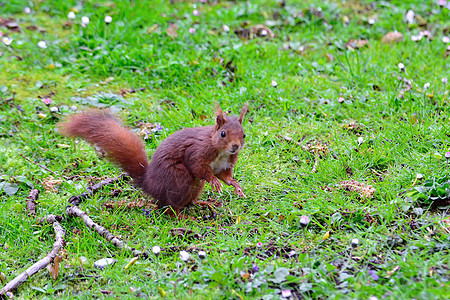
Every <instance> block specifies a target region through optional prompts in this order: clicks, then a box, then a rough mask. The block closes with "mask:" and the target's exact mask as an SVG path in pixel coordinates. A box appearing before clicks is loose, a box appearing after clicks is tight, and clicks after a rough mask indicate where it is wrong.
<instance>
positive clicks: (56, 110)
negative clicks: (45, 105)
mask: <svg viewBox="0 0 450 300" xmlns="http://www.w3.org/2000/svg"><path fill="white" fill-rule="evenodd" d="M50 111H51V112H58V111H59V108H58V107H56V106H52V107H50Z"/></svg>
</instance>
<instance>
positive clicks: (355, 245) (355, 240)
mask: <svg viewBox="0 0 450 300" xmlns="http://www.w3.org/2000/svg"><path fill="white" fill-rule="evenodd" d="M351 244H352V248H357V247H358V244H359V240H358V239H352V243H351Z"/></svg>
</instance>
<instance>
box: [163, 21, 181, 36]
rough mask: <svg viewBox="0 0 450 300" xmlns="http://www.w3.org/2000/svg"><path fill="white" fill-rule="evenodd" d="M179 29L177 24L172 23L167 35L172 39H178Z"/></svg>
mask: <svg viewBox="0 0 450 300" xmlns="http://www.w3.org/2000/svg"><path fill="white" fill-rule="evenodd" d="M179 28H180V27H179V26H178V25H177V24H175V23H171V24H170V25H169V27H167V30H166V31H167V35H168V36H170V37H171V38H172V39H174V38H176V37H177V36H178V32H177V30H178V29H179Z"/></svg>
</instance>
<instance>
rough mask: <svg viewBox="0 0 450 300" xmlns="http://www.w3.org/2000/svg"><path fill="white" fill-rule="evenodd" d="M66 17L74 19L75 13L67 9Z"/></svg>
mask: <svg viewBox="0 0 450 300" xmlns="http://www.w3.org/2000/svg"><path fill="white" fill-rule="evenodd" d="M67 17H68V18H69V19H70V20H74V19H75V13H74V12H73V11H69V13H68V14H67Z"/></svg>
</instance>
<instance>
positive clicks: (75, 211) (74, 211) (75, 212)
mask: <svg viewBox="0 0 450 300" xmlns="http://www.w3.org/2000/svg"><path fill="white" fill-rule="evenodd" d="M66 214H67V215H68V216H71V217H79V218H80V219H82V220H83V222H84V224H86V226H87V227H89V228H91V229H94V230H95V231H96V232H97V233H98V234H100V235H101V236H102V237H104V238H105V239H106V240H107V241H108V242H111V244H113V245H114V246H116V247H117V248H119V249H125V250H128V251H131V252H132V253H133V256H139V255H143V256H144V257H148V253H147V252H142V251H139V250H136V249H135V248H131V247H130V246H128V244H127V243H126V242H124V241H122V240H121V239H119V238H118V237H116V236H114V235H113V234H112V233H111V232H109V231H108V229H106V228H105V227H103V226H101V225H99V224H97V223H95V222H94V221H93V220H92V219H91V218H90V217H89V216H88V214H87V213H85V212H84V211H82V210H81V209H80V208H79V207H78V206H76V205H74V206H68V207H67V208H66Z"/></svg>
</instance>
